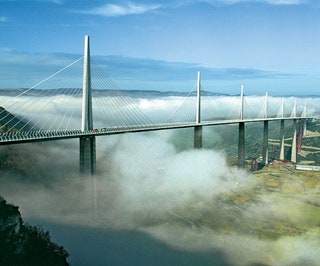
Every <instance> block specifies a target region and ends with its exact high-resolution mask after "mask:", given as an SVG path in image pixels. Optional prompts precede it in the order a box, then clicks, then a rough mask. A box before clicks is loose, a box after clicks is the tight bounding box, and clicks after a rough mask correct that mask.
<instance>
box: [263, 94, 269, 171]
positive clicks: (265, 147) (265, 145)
mask: <svg viewBox="0 0 320 266" xmlns="http://www.w3.org/2000/svg"><path fill="white" fill-rule="evenodd" d="M264 112H265V113H264V118H265V119H268V93H266V98H265V110H264ZM268 139H269V123H268V120H264V121H263V146H262V158H263V163H264V164H265V165H267V164H268V161H269V158H268V157H269V156H268V155H269V149H268V144H269V143H268V142H269V141H268Z"/></svg>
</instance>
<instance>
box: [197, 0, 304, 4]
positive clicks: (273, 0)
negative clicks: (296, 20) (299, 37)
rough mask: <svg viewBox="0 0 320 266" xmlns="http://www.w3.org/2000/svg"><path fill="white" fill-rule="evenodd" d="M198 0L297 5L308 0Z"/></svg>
mask: <svg viewBox="0 0 320 266" xmlns="http://www.w3.org/2000/svg"><path fill="white" fill-rule="evenodd" d="M198 2H205V3H210V4H226V5H232V4H238V3H249V2H251V3H266V4H270V5H299V4H306V3H308V2H309V1H308V0H200V1H198Z"/></svg>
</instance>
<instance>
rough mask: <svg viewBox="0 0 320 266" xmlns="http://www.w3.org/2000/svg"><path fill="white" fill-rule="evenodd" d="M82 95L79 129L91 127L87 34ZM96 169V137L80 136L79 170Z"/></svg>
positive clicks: (88, 170)
mask: <svg viewBox="0 0 320 266" xmlns="http://www.w3.org/2000/svg"><path fill="white" fill-rule="evenodd" d="M82 89H83V95H82V123H81V131H82V132H85V131H88V130H92V129H93V119H92V95H91V70H90V43H89V36H88V35H86V36H85V43H84V64H83V84H82ZM95 171H96V139H95V137H94V136H90V137H80V172H81V173H82V174H91V175H93V174H95Z"/></svg>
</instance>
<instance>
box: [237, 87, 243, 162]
mask: <svg viewBox="0 0 320 266" xmlns="http://www.w3.org/2000/svg"><path fill="white" fill-rule="evenodd" d="M240 99H241V109H240V122H239V135H238V167H239V168H244V167H245V123H244V122H242V120H243V116H244V95H243V85H242V86H241V94H240Z"/></svg>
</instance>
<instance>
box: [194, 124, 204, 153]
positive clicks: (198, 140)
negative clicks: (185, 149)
mask: <svg viewBox="0 0 320 266" xmlns="http://www.w3.org/2000/svg"><path fill="white" fill-rule="evenodd" d="M194 148H195V149H201V148H202V126H195V127H194Z"/></svg>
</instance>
